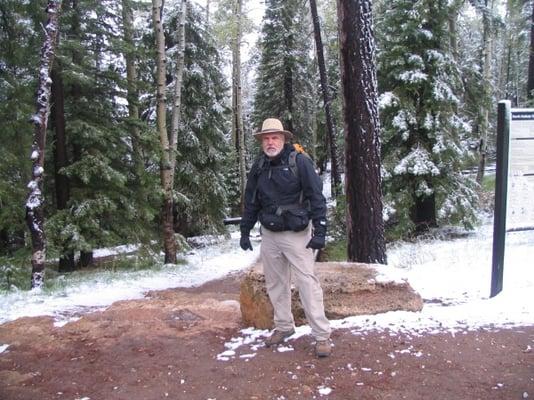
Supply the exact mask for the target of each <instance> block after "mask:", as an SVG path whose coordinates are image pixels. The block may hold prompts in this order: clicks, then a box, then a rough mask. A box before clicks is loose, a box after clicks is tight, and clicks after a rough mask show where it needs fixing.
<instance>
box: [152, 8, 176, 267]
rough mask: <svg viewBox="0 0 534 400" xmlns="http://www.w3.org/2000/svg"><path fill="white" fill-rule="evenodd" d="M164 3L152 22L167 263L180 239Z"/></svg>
mask: <svg viewBox="0 0 534 400" xmlns="http://www.w3.org/2000/svg"><path fill="white" fill-rule="evenodd" d="M162 18H163V1H162V0H152V22H153V24H154V34H155V36H156V68H157V72H156V85H157V89H156V124H157V128H158V132H159V139H160V146H161V160H160V176H161V186H162V187H163V208H162V215H161V219H162V228H163V247H164V251H165V263H166V264H167V263H171V264H175V263H176V240H175V238H174V216H173V179H172V178H173V174H172V167H173V166H172V163H171V152H172V150H171V148H170V145H169V138H168V136H167V125H166V118H167V113H166V102H165V89H166V87H165V86H166V85H165V73H166V66H167V58H166V55H165V35H164V31H163V21H162Z"/></svg>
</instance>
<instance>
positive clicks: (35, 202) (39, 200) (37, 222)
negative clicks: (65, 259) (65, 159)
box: [26, 0, 61, 288]
mask: <svg viewBox="0 0 534 400" xmlns="http://www.w3.org/2000/svg"><path fill="white" fill-rule="evenodd" d="M60 8H61V1H59V0H49V1H48V5H47V7H46V12H47V14H48V21H47V24H46V26H45V40H44V43H43V46H42V47H41V65H40V68H39V83H38V86H37V87H38V90H37V101H36V103H37V104H36V112H35V115H34V116H33V117H32V122H33V124H34V125H35V131H34V136H33V144H32V153H31V160H32V179H31V181H30V183H29V184H28V188H29V189H30V190H29V192H28V197H27V199H26V223H27V225H28V228H29V229H30V233H31V238H32V275H31V287H32V288H40V287H42V285H43V282H44V273H45V260H46V238H45V234H44V212H43V206H44V204H43V203H44V199H43V194H42V189H43V179H44V175H43V174H44V156H45V147H46V128H47V125H48V115H49V113H50V86H51V83H52V79H51V77H50V72H51V70H52V64H53V62H54V56H55V54H54V52H55V47H56V41H57V35H58V30H59V11H60Z"/></svg>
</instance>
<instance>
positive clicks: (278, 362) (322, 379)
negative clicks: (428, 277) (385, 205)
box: [0, 275, 534, 400]
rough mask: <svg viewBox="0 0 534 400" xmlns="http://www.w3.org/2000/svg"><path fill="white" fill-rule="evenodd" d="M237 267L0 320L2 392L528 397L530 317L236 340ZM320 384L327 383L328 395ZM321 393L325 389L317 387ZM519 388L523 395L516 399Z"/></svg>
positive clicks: (532, 384)
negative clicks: (191, 283)
mask: <svg viewBox="0 0 534 400" xmlns="http://www.w3.org/2000/svg"><path fill="white" fill-rule="evenodd" d="M238 291H239V276H237V275H236V276H231V277H228V278H226V279H223V280H220V281H215V282H210V283H208V284H206V285H204V286H201V287H199V288H193V289H173V290H165V291H158V292H151V293H149V294H148V295H147V297H146V298H145V299H143V300H135V301H122V302H118V303H115V304H113V305H112V306H111V307H109V308H108V309H107V310H106V311H103V312H98V311H95V312H92V313H89V314H86V315H84V316H83V317H82V318H81V319H79V320H78V321H75V322H71V323H69V324H67V325H65V326H63V327H60V328H58V327H54V326H53V321H52V319H51V318H47V317H39V318H21V319H18V320H16V321H13V322H10V323H6V324H3V325H0V344H2V343H4V344H9V345H10V346H9V348H8V349H7V350H6V351H5V352H3V353H1V354H0V399H2V400H23V399H32V400H33V399H42V400H47V399H69V400H74V399H85V400H87V399H91V400H115V399H117V400H118V399H121V400H141V399H142V400H149V399H166V398H169V399H202V400H207V399H218V400H222V399H313V398H325V399H326V398H328V399H364V400H365V399H377V400H378V399H447V400H449V399H484V400H487V399H524V398H529V399H532V398H534V354H533V350H532V348H533V347H534V325H533V326H528V327H522V328H513V329H501V330H498V331H489V330H484V329H480V330H478V331H475V332H456V334H455V335H452V334H451V333H447V332H443V333H441V334H433V335H430V334H425V335H421V336H416V335H409V334H393V333H392V332H388V331H374V332H357V330H355V329H352V330H337V331H335V332H334V333H333V336H332V338H333V342H334V343H335V348H334V352H333V355H332V356H331V357H329V358H326V359H316V358H315V357H314V355H313V346H312V342H311V338H310V337H301V338H299V339H296V340H294V341H291V342H290V344H291V345H292V347H293V348H294V351H289V352H279V351H277V350H276V349H266V348H263V347H260V348H259V349H258V350H257V351H256V352H255V353H256V356H255V357H253V358H241V357H239V356H240V355H243V354H247V353H251V350H250V346H242V347H241V348H239V349H238V350H237V354H236V356H235V357H234V358H232V359H230V360H229V361H219V360H217V355H218V354H220V353H222V352H223V351H224V350H225V347H224V344H225V343H226V342H228V341H230V339H231V338H232V337H238V336H241V333H240V332H239V330H240V329H242V328H243V327H242V326H240V313H239V305H238V303H237V299H238V296H239V293H238ZM320 387H328V388H330V389H331V390H332V391H331V393H330V394H329V395H326V394H321V392H320V391H319V388H320ZM323 393H324V392H323ZM525 396H528V397H525Z"/></svg>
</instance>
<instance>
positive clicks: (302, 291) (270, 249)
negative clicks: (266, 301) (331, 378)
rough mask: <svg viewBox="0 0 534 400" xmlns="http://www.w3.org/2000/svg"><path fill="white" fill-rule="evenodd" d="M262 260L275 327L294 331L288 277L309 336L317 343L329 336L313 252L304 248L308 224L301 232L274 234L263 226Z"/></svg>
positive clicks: (308, 237) (308, 232) (306, 241)
mask: <svg viewBox="0 0 534 400" xmlns="http://www.w3.org/2000/svg"><path fill="white" fill-rule="evenodd" d="M261 229H262V240H261V250H260V253H261V259H262V262H263V272H264V274H265V282H266V286H267V293H268V294H269V298H270V300H271V303H272V305H273V308H274V326H275V328H276V329H279V330H282V331H289V330H291V329H293V328H294V324H295V322H294V320H293V314H292V313H291V276H292V275H293V280H294V282H295V285H296V286H297V288H298V291H299V295H300V301H301V302H302V306H303V307H304V312H305V314H306V319H307V320H308V323H309V324H310V326H311V330H312V335H313V336H314V337H315V338H316V339H317V340H327V339H328V338H329V337H330V331H331V329H330V323H329V322H328V319H326V316H325V314H324V305H323V290H322V289H321V285H320V284H319V280H318V279H317V278H316V276H315V274H314V264H315V262H314V259H313V250H312V249H307V248H306V245H307V244H308V242H309V240H310V237H311V224H310V226H309V227H308V229H305V230H304V231H301V232H292V231H284V232H273V231H269V230H268V229H265V228H264V227H263V226H262V228H261Z"/></svg>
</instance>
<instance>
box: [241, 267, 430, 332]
mask: <svg viewBox="0 0 534 400" xmlns="http://www.w3.org/2000/svg"><path fill="white" fill-rule="evenodd" d="M315 272H316V275H317V278H318V279H319V281H320V282H321V286H322V288H323V293H324V305H325V313H326V316H327V317H328V318H329V319H340V318H345V317H348V316H352V315H366V314H378V313H383V312H387V311H397V310H404V311H420V310H421V309H422V308H423V300H422V299H421V296H420V295H419V294H418V293H416V292H415V291H414V290H413V289H412V287H411V286H410V284H409V283H408V282H407V281H406V280H405V279H403V278H402V277H400V276H398V275H397V274H395V271H394V270H393V269H392V268H391V267H387V266H384V265H379V264H361V263H332V262H329V263H316V264H315ZM291 297H292V312H293V316H294V318H295V323H296V324H297V325H302V324H305V323H306V319H305V316H304V310H303V309H302V304H301V303H300V299H299V296H298V291H297V290H296V289H293V290H292V296H291ZM240 305H241V315H242V318H243V322H244V323H245V324H246V325H247V326H253V327H255V328H258V329H271V328H272V327H273V307H272V305H271V302H270V300H269V297H268V295H267V291H266V289H265V277H264V275H263V268H262V266H261V264H257V265H256V266H254V267H253V268H252V269H251V270H250V271H249V272H248V273H247V274H246V275H245V277H244V278H243V280H242V282H241V290H240Z"/></svg>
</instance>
